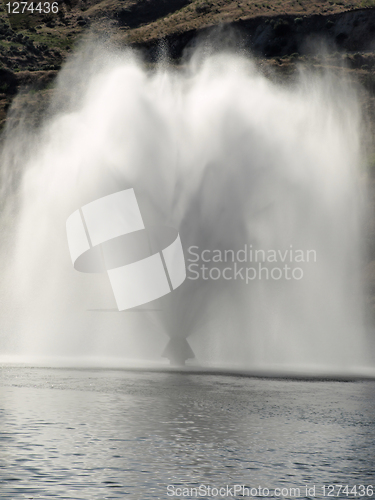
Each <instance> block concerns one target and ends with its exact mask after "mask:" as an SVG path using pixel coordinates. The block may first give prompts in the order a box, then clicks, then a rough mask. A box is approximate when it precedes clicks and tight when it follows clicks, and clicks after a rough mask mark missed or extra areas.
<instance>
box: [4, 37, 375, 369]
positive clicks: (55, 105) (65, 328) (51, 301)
mask: <svg viewBox="0 0 375 500" xmlns="http://www.w3.org/2000/svg"><path fill="white" fill-rule="evenodd" d="M361 141H362V121H361V111H360V105H359V101H358V96H357V94H356V91H355V89H354V88H353V87H351V86H350V85H349V84H348V83H345V81H343V80H342V79H339V78H337V77H334V76H333V75H332V74H330V73H329V72H328V71H327V72H325V73H324V74H319V75H318V74H316V73H315V74H313V73H311V72H309V71H306V70H305V71H303V70H300V72H299V74H298V75H296V77H295V81H294V82H293V84H290V85H289V86H287V85H283V84H280V83H275V82H273V81H272V80H270V79H269V78H266V77H265V76H263V74H262V72H261V71H260V70H259V69H258V67H257V64H256V62H255V61H254V60H253V59H252V58H251V57H249V56H248V55H244V54H242V55H241V54H236V53H233V52H230V51H228V50H227V51H221V52H216V53H215V52H214V51H211V52H210V53H209V54H205V53H204V51H201V50H199V49H197V50H196V51H195V52H194V53H193V54H192V55H191V56H190V59H189V60H188V61H185V63H184V64H182V65H181V66H179V67H173V66H171V65H169V64H168V63H166V62H165V61H164V62H161V63H159V64H156V65H155V66H152V67H149V66H148V65H147V64H145V63H144V62H143V61H142V59H141V58H140V57H139V55H137V54H136V53H135V52H132V51H131V50H125V51H122V52H121V51H119V50H115V49H103V48H101V47H94V48H92V47H91V48H90V49H87V48H86V49H82V50H81V51H80V52H79V53H78V54H76V55H75V56H74V58H72V59H71V60H70V62H68V63H67V64H66V66H65V67H64V68H63V69H62V71H61V72H60V74H59V76H58V79H57V83H56V89H55V97H54V100H53V102H52V104H51V106H50V108H49V110H48V113H46V117H45V119H44V121H43V124H42V126H41V127H40V128H38V129H37V130H36V131H35V130H34V131H30V130H28V129H27V127H25V126H24V127H21V126H19V127H18V128H14V129H9V130H8V131H7V132H6V137H5V143H4V145H3V151H2V179H3V181H2V199H3V211H2V232H3V245H2V266H3V269H2V273H1V276H2V279H1V298H2V300H1V309H2V314H1V318H2V319H1V322H2V326H1V337H0V338H1V353H2V354H3V358H4V356H5V355H7V356H8V358H7V359H8V360H9V359H20V360H21V359H22V360H30V362H37V361H38V360H39V362H43V363H47V364H48V363H53V362H58V363H62V362H63V360H65V361H66V362H69V363H71V364H77V365H80V364H82V363H93V364H104V365H107V364H121V363H123V364H125V365H129V364H132V363H133V364H134V363H139V364H141V365H145V364H146V363H148V362H153V363H167V360H165V359H164V360H163V358H162V354H163V351H164V349H165V346H166V344H167V342H168V337H170V338H172V339H180V340H181V341H183V340H184V339H187V340H188V343H189V345H190V346H191V347H192V348H193V351H194V353H195V355H196V360H195V361H193V363H196V364H197V363H198V364H200V365H202V366H211V367H212V366H216V367H221V368H225V367H235V368H240V369H246V370H279V371H280V372H282V371H285V370H299V371H300V372H313V373H320V372H324V371H329V372H340V373H341V372H350V371H356V370H358V369H359V368H360V367H361V366H362V367H363V366H364V365H366V364H367V359H366V350H367V345H366V335H365V324H364V311H363V291H362V288H363V285H362V280H361V265H362V257H363V248H362V231H363V229H362V227H363V202H362V197H363V194H362V192H361V188H360V182H359V180H360V173H361V172H360V168H361V165H362V164H363V151H362V145H361V144H362V142H361ZM127 188H134V190H135V193H136V196H137V199H138V201H139V205H140V209H141V212H142V216H143V218H144V221H145V225H146V227H148V226H158V225H167V226H172V227H174V228H177V229H178V230H179V231H180V234H181V240H182V244H183V247H184V251H185V258H186V263H187V266H188V270H187V274H188V277H187V280H186V281H185V283H184V284H183V285H182V286H181V287H180V288H179V289H177V290H176V291H174V292H173V293H172V294H169V295H168V296H166V297H164V298H162V299H160V300H158V301H157V302H155V303H151V304H148V305H146V306H145V307H144V308H143V311H128V312H123V313H115V312H113V311H112V309H113V308H115V304H114V299H113V296H112V294H111V289H110V286H109V283H108V279H107V277H106V275H105V274H103V275H94V274H81V273H77V272H76V271H75V270H74V269H73V267H72V265H71V262H70V259H69V252H68V248H67V242H66V233H65V221H66V219H67V217H68V216H69V215H70V214H71V213H72V212H74V211H75V210H76V209H77V208H79V207H81V206H83V205H84V204H86V203H89V202H91V201H93V200H95V199H97V198H100V197H102V196H105V195H108V194H111V193H114V192H116V191H120V190H123V189H127ZM203 251H206V252H205V253H204V254H203V255H202V252H203ZM256 251H258V253H257V254H256ZM298 252H299V253H298ZM308 252H310V253H309V254H308ZM220 255H221V256H222V258H220ZM297 255H298V256H299V258H298V259H297V257H296V256H297ZM255 256H257V258H255ZM272 256H273V257H272ZM275 256H276V257H275ZM284 257H285V258H284ZM283 258H284V260H283ZM275 259H276V260H275ZM207 260H208V261H207ZM206 261H207V262H206ZM202 265H203V266H204V265H205V266H206V267H207V269H206V270H202ZM285 265H288V266H289V267H290V271H289V273H290V274H289V277H288V276H286V275H285V271H284V266H285ZM259 266H260V267H261V268H262V269H263V271H260V267H259ZM213 268H215V270H213ZM240 268H243V270H242V272H239V269H240ZM274 268H278V269H280V270H281V272H282V274H281V275H280V276H279V272H278V271H274ZM295 268H298V269H299V271H295V273H294V275H293V276H292V274H291V273H292V272H293V270H294V269H295ZM225 269H226V271H225ZM249 269H251V270H250V271H249ZM204 273H206V274H205V275H204ZM236 273H237V274H236ZM254 273H255V274H254ZM272 273H273V274H272ZM301 273H302V276H301ZM207 276H208V278H207ZM278 276H279V277H278ZM290 276H292V277H290ZM206 278H207V279H206ZM151 309H152V310H151ZM103 310H107V311H103ZM174 342H175V340H174ZM12 356H13V357H12ZM41 360H42V361H41ZM67 360H68V361H67Z"/></svg>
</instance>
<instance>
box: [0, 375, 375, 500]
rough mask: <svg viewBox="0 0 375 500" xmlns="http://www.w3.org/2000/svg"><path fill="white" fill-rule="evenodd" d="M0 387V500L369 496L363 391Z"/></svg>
mask: <svg viewBox="0 0 375 500" xmlns="http://www.w3.org/2000/svg"><path fill="white" fill-rule="evenodd" d="M0 377H1V387H0V411H1V413H0V422H1V427H0V431H1V434H0V437H1V441H0V492H1V493H0V497H1V498H6V499H13V498H46V499H47V498H61V499H64V500H65V499H85V500H86V499H87V500H96V499H98V500H99V499H100V500H104V499H109V498H116V499H117V498H134V499H149V498H160V499H167V498H194V494H195V493H194V490H193V496H191V495H190V494H189V496H181V495H179V496H176V495H175V496H174V497H173V494H175V493H180V492H179V491H178V490H177V489H176V488H177V487H186V488H194V487H198V486H200V485H203V486H204V487H205V488H206V492H207V488H208V486H210V487H211V488H215V487H216V488H227V485H228V487H229V493H232V491H231V490H230V487H231V486H233V485H246V486H247V487H249V488H259V486H261V487H262V488H269V489H270V493H269V496H268V498H277V496H275V492H274V489H275V488H277V487H280V488H281V487H284V488H292V487H298V488H300V496H297V495H298V491H295V492H293V491H292V493H289V494H286V491H285V490H284V496H280V495H279V496H278V498H305V497H306V491H305V486H306V485H307V486H308V487H313V485H315V487H316V489H315V498H324V495H323V490H322V486H323V485H324V484H325V485H329V484H335V483H340V484H344V485H346V484H349V485H350V487H351V488H352V487H353V486H354V485H360V484H363V485H366V486H368V485H371V484H374V490H375V472H374V470H375V383H373V382H321V381H316V382H315V381H314V382H306V381H291V380H267V379H253V378H241V377H230V376H217V375H198V374H190V375H188V374H178V373H151V372H143V373H142V372H128V371H105V370H71V369H61V370H60V369H39V368H38V369H36V368H35V369H30V368H2V369H1V370H0ZM168 485H170V487H169V490H168V489H167V488H168ZM328 491H329V490H326V493H328ZM244 492H245V493H246V490H244ZM168 493H169V495H168ZM184 493H185V494H187V490H185V491H184ZM200 493H201V494H202V496H198V498H215V496H212V495H208V494H207V495H204V493H205V491H204V490H202V489H201V490H200ZM214 493H215V491H214ZM221 493H222V494H223V493H224V490H222V491H221ZM233 493H234V491H233ZM250 493H251V491H250ZM253 493H254V491H253ZM264 493H266V491H265V490H263V496H262V495H261V496H260V498H264V496H265V495H264ZM310 493H311V495H310V497H313V491H310ZM335 493H336V495H337V493H338V491H337V490H336V491H335ZM258 496H259V495H258ZM347 497H348V495H347V494H339V498H347ZM349 497H353V495H349ZM370 497H371V491H370V490H367V494H366V495H365V496H362V498H370ZM373 497H374V498H375V493H374V496H373ZM216 498H223V496H221V497H220V496H216ZM227 498H243V496H241V495H240V494H238V495H236V496H234V497H230V496H227ZM249 498H254V495H250V497H249ZM326 498H328V496H327V495H326Z"/></svg>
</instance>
